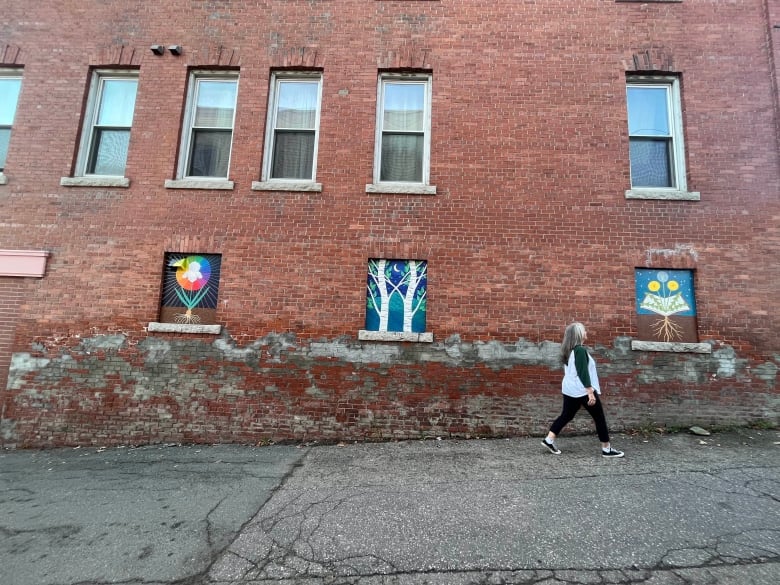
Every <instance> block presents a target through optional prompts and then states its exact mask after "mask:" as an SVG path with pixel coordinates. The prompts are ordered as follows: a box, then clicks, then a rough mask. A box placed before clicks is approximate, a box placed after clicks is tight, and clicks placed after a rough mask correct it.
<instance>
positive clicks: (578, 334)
mask: <svg viewBox="0 0 780 585" xmlns="http://www.w3.org/2000/svg"><path fill="white" fill-rule="evenodd" d="M584 339H585V325H583V324H582V323H578V322H576V321H575V322H574V323H571V324H570V325H568V326H567V327H566V330H565V331H564V332H563V341H562V342H561V361H562V362H563V363H564V364H567V363H569V354H570V353H571V352H572V350H573V349H574V348H575V347H576V346H578V345H582V342H583V341H584Z"/></svg>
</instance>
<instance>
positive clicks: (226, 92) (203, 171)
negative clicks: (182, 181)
mask: <svg viewBox="0 0 780 585" xmlns="http://www.w3.org/2000/svg"><path fill="white" fill-rule="evenodd" d="M237 93H238V76H237V75H235V74H219V73H213V72H212V73H203V72H195V73H193V74H192V77H191V79H190V88H189V96H188V101H187V112H186V118H185V124H184V135H183V140H182V157H181V163H180V166H179V177H180V178H189V177H208V178H219V179H227V177H228V169H229V166H230V149H231V145H232V143H233V122H234V119H235V112H236V95H237Z"/></svg>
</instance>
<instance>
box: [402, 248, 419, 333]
mask: <svg viewBox="0 0 780 585" xmlns="http://www.w3.org/2000/svg"><path fill="white" fill-rule="evenodd" d="M418 284H419V279H418V278H417V261H416V260H409V283H408V285H407V287H406V295H405V296H404V332H405V333H411V331H412V317H414V311H413V307H412V303H413V302H414V293H416V292H417V285H418Z"/></svg>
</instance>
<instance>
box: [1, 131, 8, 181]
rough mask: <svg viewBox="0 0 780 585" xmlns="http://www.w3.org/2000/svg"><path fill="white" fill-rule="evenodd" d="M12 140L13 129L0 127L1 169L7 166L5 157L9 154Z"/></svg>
mask: <svg viewBox="0 0 780 585" xmlns="http://www.w3.org/2000/svg"><path fill="white" fill-rule="evenodd" d="M10 140H11V129H10V128H0V171H2V170H3V169H4V168H5V157H7V156H8V142H9V141H10Z"/></svg>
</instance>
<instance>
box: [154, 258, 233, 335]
mask: <svg viewBox="0 0 780 585" xmlns="http://www.w3.org/2000/svg"><path fill="white" fill-rule="evenodd" d="M220 265H221V256H219V255H217V254H199V255H196V254H192V255H187V254H166V258H165V281H164V282H163V300H162V310H161V313H162V315H161V320H162V322H163V323H182V324H213V323H215V322H216V308H217V293H218V290H219V272H220Z"/></svg>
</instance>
